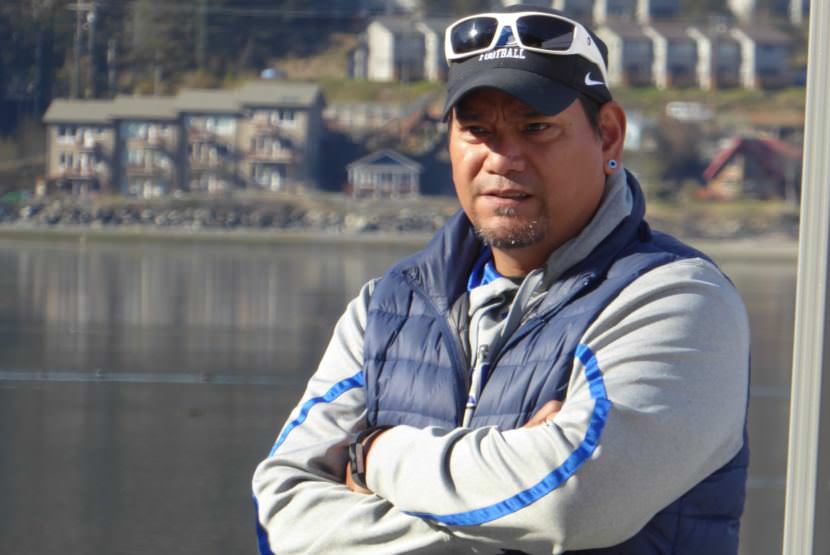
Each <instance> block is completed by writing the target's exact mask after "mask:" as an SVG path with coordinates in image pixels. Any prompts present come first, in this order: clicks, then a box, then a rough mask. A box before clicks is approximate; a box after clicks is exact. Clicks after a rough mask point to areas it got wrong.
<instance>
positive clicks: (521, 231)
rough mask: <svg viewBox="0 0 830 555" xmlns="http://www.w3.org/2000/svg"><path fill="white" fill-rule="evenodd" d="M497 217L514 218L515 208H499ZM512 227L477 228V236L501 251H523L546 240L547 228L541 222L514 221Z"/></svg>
mask: <svg viewBox="0 0 830 555" xmlns="http://www.w3.org/2000/svg"><path fill="white" fill-rule="evenodd" d="M496 215H497V216H502V217H504V218H513V217H514V216H515V215H516V210H515V209H514V208H510V207H507V208H504V207H503V208H498V209H496ZM511 223H512V225H509V224H508V225H501V226H496V227H494V228H492V229H485V228H481V227H479V226H478V225H476V226H475V231H476V234H477V235H478V236H479V237H480V238H481V240H482V241H484V243H485V244H487V245H490V246H491V247H493V248H496V249H501V250H509V249H521V248H524V247H529V246H531V245H535V244H536V243H538V242H539V241H541V240H542V239H543V238H544V235H545V232H544V229H545V226H543V225H541V224H542V222H541V221H540V220H532V221H530V222H526V223H523V222H519V221H513V222H511Z"/></svg>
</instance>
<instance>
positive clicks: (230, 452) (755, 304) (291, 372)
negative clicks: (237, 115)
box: [0, 243, 795, 555]
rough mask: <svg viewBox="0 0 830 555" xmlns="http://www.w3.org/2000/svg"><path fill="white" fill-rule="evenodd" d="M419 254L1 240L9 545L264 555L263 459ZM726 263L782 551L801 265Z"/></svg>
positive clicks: (758, 507)
mask: <svg viewBox="0 0 830 555" xmlns="http://www.w3.org/2000/svg"><path fill="white" fill-rule="evenodd" d="M409 250H411V249H409V248H403V247H399V248H381V247H377V246H372V247H364V248H361V247H354V246H336V247H333V246H323V245H312V244H309V245H302V246H253V247H244V246H239V245H223V246H217V245H206V244H167V245H165V244H158V243H130V244H115V245H109V244H90V245H86V246H84V245H74V244H64V245H61V244H44V243H30V244H26V243H0V264H1V265H2V268H3V272H2V273H0V291H1V292H2V293H1V294H0V346H2V349H0V438H3V447H2V448H1V449H0V498H1V499H2V501H0V553H4V554H5V553H11V554H16V553H38V554H43V555H49V554H52V553H55V554H57V553H61V554H62V553H115V552H117V553H142V554H143V553H152V552H160V553H168V552H172V553H175V552H182V553H194V552H201V553H205V554H217V555H218V554H220V553H222V554H225V553H245V552H254V551H255V546H254V535H253V531H252V514H251V509H250V500H249V497H248V481H249V478H250V473H251V471H252V468H253V465H254V464H256V462H257V461H258V460H259V459H260V458H261V457H262V456H263V455H264V454H265V452H267V450H268V448H269V447H270V443H271V442H272V441H273V438H274V435H275V432H276V428H277V426H278V425H279V423H280V422H281V421H282V419H283V418H284V416H285V414H286V412H287V411H288V409H289V408H290V406H291V404H292V403H293V402H294V401H295V400H296V398H297V396H298V395H299V393H300V391H301V388H302V387H303V385H304V383H305V381H306V379H307V376H308V375H309V373H310V372H312V371H313V369H314V367H315V366H316V364H317V360H318V359H319V356H320V353H321V351H322V350H323V348H324V347H325V344H326V343H327V342H328V339H329V337H330V334H331V329H332V326H333V324H334V322H335V321H336V319H337V317H338V316H339V315H340V313H341V312H342V310H343V308H344V307H345V305H346V303H347V302H348V300H349V299H351V298H352V297H353V296H354V295H355V294H356V292H357V291H358V289H359V288H360V286H361V285H362V284H363V283H364V282H365V280H366V279H368V278H369V277H371V276H374V275H378V274H380V273H381V272H382V271H383V270H384V269H385V268H386V267H387V266H388V265H389V264H390V263H391V262H392V261H394V260H396V259H397V258H399V257H400V256H402V255H404V254H405V253H406V252H407V251H409ZM722 262H723V264H724V268H725V270H726V271H727V272H728V273H729V274H730V276H731V277H732V279H733V280H734V281H735V283H736V285H737V286H738V288H739V289H740V290H741V292H742V294H743V296H744V298H745V300H746V301H747V305H748V308H749V312H750V318H751V322H752V330H753V345H752V356H753V377H752V379H753V380H752V381H753V385H752V397H751V406H750V433H751V448H752V466H751V472H750V489H749V496H748V505H747V512H746V516H745V518H744V521H743V528H742V552H743V553H745V554H749V553H752V554H765V553H770V554H771V553H777V552H779V551H780V541H781V534H782V526H783V524H782V517H783V499H784V490H783V487H784V476H785V467H786V439H787V417H788V407H787V402H788V388H789V368H790V364H791V358H792V352H791V336H792V325H793V306H794V295H795V291H794V288H795V277H794V263H792V264H790V263H786V264H775V263H765V264H763V265H759V264H750V263H730V261H728V260H727V261H722ZM726 370H727V369H725V371H726ZM45 526H46V527H48V529H49V533H48V534H44V533H43V530H44V527H45Z"/></svg>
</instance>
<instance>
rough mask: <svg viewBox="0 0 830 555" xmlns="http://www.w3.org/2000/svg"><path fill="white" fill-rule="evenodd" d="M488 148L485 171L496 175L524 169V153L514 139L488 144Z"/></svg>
mask: <svg viewBox="0 0 830 555" xmlns="http://www.w3.org/2000/svg"><path fill="white" fill-rule="evenodd" d="M487 148H488V150H487V158H485V160H484V170H485V171H487V172H489V173H493V174H496V175H507V174H510V173H513V172H522V171H524V169H525V159H524V155H523V154H522V152H521V149H520V148H518V146H517V145H516V144H514V143H513V142H512V141H499V142H498V143H491V144H488V145H487Z"/></svg>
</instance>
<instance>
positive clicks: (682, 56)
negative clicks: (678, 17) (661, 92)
mask: <svg viewBox="0 0 830 555" xmlns="http://www.w3.org/2000/svg"><path fill="white" fill-rule="evenodd" d="M687 29H688V28H687V26H686V25H683V24H677V23H668V22H661V23H657V22H652V23H649V24H647V25H645V26H644V27H643V32H644V33H645V34H646V36H648V37H649V38H651V40H652V44H653V45H654V64H653V66H652V68H653V70H652V71H653V75H654V85H655V86H656V87H657V88H658V89H665V88H667V87H693V86H696V85H697V43H696V42H695V41H694V39H693V38H692V37H690V36H689V33H688V31H687Z"/></svg>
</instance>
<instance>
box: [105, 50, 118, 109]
mask: <svg viewBox="0 0 830 555" xmlns="http://www.w3.org/2000/svg"><path fill="white" fill-rule="evenodd" d="M116 48H117V45H116V43H115V39H110V40H108V41H107V90H108V92H109V96H111V97H113V96H115V89H116V87H117V86H118V83H117V81H118V76H117V74H116V55H117V54H116Z"/></svg>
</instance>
